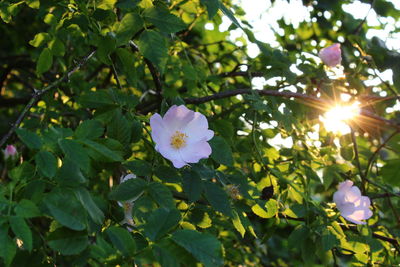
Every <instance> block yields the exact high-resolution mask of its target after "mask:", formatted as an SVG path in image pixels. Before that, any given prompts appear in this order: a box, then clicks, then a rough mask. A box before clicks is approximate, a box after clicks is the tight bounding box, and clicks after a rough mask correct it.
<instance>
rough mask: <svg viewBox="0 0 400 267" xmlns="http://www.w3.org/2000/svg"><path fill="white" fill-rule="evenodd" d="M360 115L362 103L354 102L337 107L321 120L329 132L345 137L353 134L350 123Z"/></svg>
mask: <svg viewBox="0 0 400 267" xmlns="http://www.w3.org/2000/svg"><path fill="white" fill-rule="evenodd" d="M359 114H360V103H359V102H353V103H352V104H348V105H335V106H334V107H332V108H331V109H329V110H328V111H327V112H326V113H325V114H324V115H323V116H320V118H319V119H320V120H321V121H322V122H323V123H324V126H325V129H326V130H327V131H329V132H333V133H336V134H342V135H344V134H348V133H350V132H351V129H350V126H349V125H348V122H349V121H350V120H354V119H355V118H356V117H357V116H358V115H359Z"/></svg>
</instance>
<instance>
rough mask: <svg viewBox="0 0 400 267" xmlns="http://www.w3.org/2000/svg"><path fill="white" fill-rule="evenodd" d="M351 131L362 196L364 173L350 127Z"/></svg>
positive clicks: (354, 137)
mask: <svg viewBox="0 0 400 267" xmlns="http://www.w3.org/2000/svg"><path fill="white" fill-rule="evenodd" d="M350 130H351V141H352V142H353V148H354V154H355V158H356V164H357V168H358V172H359V174H360V177H361V192H362V193H363V194H365V183H366V180H365V176H364V173H363V171H362V169H361V164H360V157H359V154H358V145H357V139H356V135H355V133H354V130H353V127H350Z"/></svg>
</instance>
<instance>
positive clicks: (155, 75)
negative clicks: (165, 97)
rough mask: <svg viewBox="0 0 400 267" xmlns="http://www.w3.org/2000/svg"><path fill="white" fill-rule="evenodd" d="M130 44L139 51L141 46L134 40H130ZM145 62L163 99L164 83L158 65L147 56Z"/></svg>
mask: <svg viewBox="0 0 400 267" xmlns="http://www.w3.org/2000/svg"><path fill="white" fill-rule="evenodd" d="M129 45H130V46H131V48H132V49H133V50H134V51H139V47H138V46H137V45H136V44H135V43H134V42H132V41H130V42H129ZM144 62H145V63H146V65H147V67H148V68H149V70H150V73H151V76H152V77H153V82H154V85H155V87H156V92H157V95H158V96H159V98H160V100H161V93H162V84H161V79H160V74H159V72H158V71H157V69H156V67H155V66H154V65H153V63H151V61H150V60H148V59H147V58H144ZM160 102H161V101H160Z"/></svg>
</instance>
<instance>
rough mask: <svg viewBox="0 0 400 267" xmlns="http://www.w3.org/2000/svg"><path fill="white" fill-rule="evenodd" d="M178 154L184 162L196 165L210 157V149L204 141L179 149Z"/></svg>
mask: <svg viewBox="0 0 400 267" xmlns="http://www.w3.org/2000/svg"><path fill="white" fill-rule="evenodd" d="M179 153H180V154H181V157H182V159H183V160H184V161H185V162H187V163H197V162H199V160H200V159H204V158H208V157H209V156H210V155H211V147H210V145H209V144H208V143H207V142H206V141H199V142H197V143H194V144H191V145H188V146H186V147H184V148H182V149H180V151H179Z"/></svg>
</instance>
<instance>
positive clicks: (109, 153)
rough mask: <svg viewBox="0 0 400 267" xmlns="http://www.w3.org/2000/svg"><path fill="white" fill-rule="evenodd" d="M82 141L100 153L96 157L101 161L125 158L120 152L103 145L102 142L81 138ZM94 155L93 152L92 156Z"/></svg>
mask: <svg viewBox="0 0 400 267" xmlns="http://www.w3.org/2000/svg"><path fill="white" fill-rule="evenodd" d="M80 142H82V143H83V144H85V145H86V146H87V147H88V148H90V149H92V150H93V151H94V152H95V153H96V154H97V155H98V157H97V158H96V159H98V160H100V161H105V162H121V161H123V160H124V159H123V158H122V156H121V155H120V154H119V153H117V152H116V151H113V150H111V149H109V148H108V147H106V146H105V145H102V144H100V143H97V142H94V141H91V140H81V141H80ZM92 155H93V154H91V156H92Z"/></svg>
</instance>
